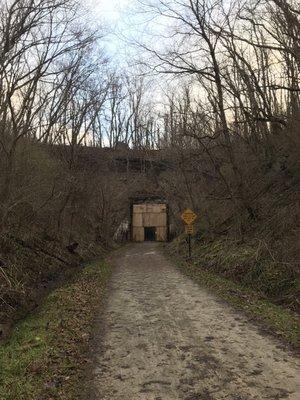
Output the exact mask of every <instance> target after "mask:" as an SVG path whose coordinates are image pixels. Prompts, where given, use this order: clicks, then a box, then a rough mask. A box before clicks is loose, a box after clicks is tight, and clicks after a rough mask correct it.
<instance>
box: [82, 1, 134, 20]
mask: <svg viewBox="0 0 300 400" xmlns="http://www.w3.org/2000/svg"><path fill="white" fill-rule="evenodd" d="M88 2H89V3H90V9H91V10H92V11H93V13H95V16H96V17H98V18H100V19H104V20H107V21H118V20H119V19H120V18H121V16H122V13H123V12H124V11H125V9H126V8H127V7H128V6H129V5H130V3H131V0H88Z"/></svg>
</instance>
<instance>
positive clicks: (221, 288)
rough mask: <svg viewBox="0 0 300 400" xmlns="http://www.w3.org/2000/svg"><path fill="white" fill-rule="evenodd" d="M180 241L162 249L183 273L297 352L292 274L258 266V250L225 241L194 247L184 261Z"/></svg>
mask: <svg viewBox="0 0 300 400" xmlns="http://www.w3.org/2000/svg"><path fill="white" fill-rule="evenodd" d="M184 239H185V238H184V236H182V237H179V238H177V239H176V240H174V241H173V242H172V243H170V244H168V245H167V246H166V251H167V252H168V253H169V255H170V256H171V257H172V258H173V259H174V258H175V259H176V261H177V264H178V267H179V268H180V270H181V271H182V272H183V273H185V274H187V275H188V276H190V277H191V278H192V279H193V280H195V281H196V282H198V283H199V284H201V285H204V286H206V287H208V288H209V289H211V290H212V291H214V292H215V293H217V294H218V295H219V296H220V297H221V298H223V299H224V300H226V301H227V302H229V303H230V304H232V305H233V306H234V307H236V308H238V309H240V310H243V311H245V312H246V313H247V314H248V316H250V317H253V318H254V319H255V320H259V321H260V322H263V323H264V325H265V328H266V329H267V330H268V331H270V333H273V334H275V335H277V336H280V337H282V338H284V339H285V340H286V341H287V342H289V343H290V344H291V345H292V346H293V347H297V348H298V347H300V318H299V314H298V313H296V312H295V311H294V310H295V309H296V306H297V301H298V299H299V297H297V291H298V290H299V286H297V285H299V282H298V281H297V276H294V273H291V274H288V272H287V269H285V270H284V271H285V273H286V274H285V275H284V274H283V275H281V272H278V271H277V270H276V266H275V265H274V264H275V263H274V264H272V262H271V263H270V264H268V262H267V260H264V262H262V260H261V258H260V257H261V253H260V251H261V250H260V249H259V248H258V247H255V246H251V244H247V245H245V244H244V245H241V244H238V243H237V242H230V241H229V240H226V241H221V240H219V241H215V242H206V243H204V242H203V243H200V242H196V243H194V245H193V256H192V259H190V260H188V259H187V258H186V256H187V244H186V241H185V240H184ZM282 299H285V303H284V302H283V301H282ZM287 299H288V301H287ZM282 303H283V304H284V306H283V304H282ZM287 303H288V304H287ZM287 305H288V306H289V308H288V307H287Z"/></svg>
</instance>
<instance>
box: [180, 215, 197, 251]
mask: <svg viewBox="0 0 300 400" xmlns="http://www.w3.org/2000/svg"><path fill="white" fill-rule="evenodd" d="M181 219H182V220H183V222H184V223H185V233H186V234H187V235H188V247H189V258H191V257H192V235H193V234H194V225H193V223H194V222H195V221H196V219H197V214H195V213H194V211H192V210H190V209H186V210H185V211H184V212H183V213H182V214H181Z"/></svg>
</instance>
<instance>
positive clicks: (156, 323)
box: [93, 243, 300, 400]
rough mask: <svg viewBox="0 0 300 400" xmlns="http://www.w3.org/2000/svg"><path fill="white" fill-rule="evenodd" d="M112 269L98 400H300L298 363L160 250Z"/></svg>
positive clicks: (124, 259)
mask: <svg viewBox="0 0 300 400" xmlns="http://www.w3.org/2000/svg"><path fill="white" fill-rule="evenodd" d="M112 262H113V263H114V265H115V266H116V268H115V272H114V275H113V277H112V280H111V284H110V288H109V293H108V299H107V305H106V307H105V309H104V311H103V313H102V315H101V317H100V325H102V326H104V331H102V332H101V335H100V334H99V350H98V354H97V366H96V368H95V371H94V376H93V380H94V384H93V386H94V391H95V393H94V396H93V397H94V398H95V399H96V400H104V399H109V400H176V399H183V400H199V399H201V400H219V399H227V400H250V399H257V400H263V399H272V400H277V399H290V400H296V399H297V400H299V399H300V374H299V371H300V364H299V361H298V360H297V359H296V358H294V357H293V355H292V354H288V353H287V352H286V351H285V350H284V348H282V347H281V346H280V344H279V343H278V342H277V341H276V340H275V339H273V338H270V337H268V336H264V335H263V334H261V333H259V331H258V329H257V328H256V327H255V326H254V325H252V324H251V323H249V322H248V321H247V319H246V318H244V317H243V316H242V315H240V314H239V313H237V312H236V311H235V310H233V309H232V308H231V307H229V306H228V305H225V304H224V303H223V302H222V301H220V300H218V299H217V298H216V297H215V296H214V295H212V294H210V293H209V292H208V291H206V290H205V289H203V288H201V287H199V286H198V285H197V284H195V283H194V282H192V281H191V280H190V279H189V278H187V277H185V276H183V275H182V274H181V273H180V272H179V271H177V270H176V268H174V267H173V266H172V265H171V263H170V261H168V260H166V258H165V257H164V256H163V254H162V253H161V251H160V249H159V246H158V245H157V244H156V243H143V244H135V245H132V246H129V247H127V248H124V249H122V250H121V251H120V252H118V253H117V254H116V255H115V256H113V259H112ZM100 337H102V340H100Z"/></svg>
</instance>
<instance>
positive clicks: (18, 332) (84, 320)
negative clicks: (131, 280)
mask: <svg viewBox="0 0 300 400" xmlns="http://www.w3.org/2000/svg"><path fill="white" fill-rule="evenodd" d="M109 274H110V267H109V266H108V265H107V264H106V263H104V262H101V263H99V262H96V263H93V264H91V265H89V266H88V267H86V268H85V269H84V270H82V271H81V272H80V273H79V274H78V275H77V276H76V277H75V278H74V280H73V282H72V283H70V284H69V285H66V286H64V287H62V288H60V289H57V290H55V291H54V292H52V293H51V294H50V295H49V296H48V297H47V299H46V300H45V302H44V304H43V305H42V306H41V308H40V309H39V311H38V312H37V313H35V314H33V315H31V316H29V317H27V318H26V319H25V320H23V321H21V322H20V323H18V324H17V326H16V327H15V329H14V331H13V334H12V336H11V338H10V340H9V341H8V342H7V343H6V344H4V345H2V346H1V347H0V365H1V368H0V400H29V399H30V400H35V399H38V398H40V397H39V396H41V395H43V399H48V398H49V399H50V398H51V399H75V398H76V399H77V398H78V396H77V394H78V393H77V394H76V392H77V389H78V385H79V382H80V379H79V378H80V376H82V374H83V373H84V370H85V368H86V359H85V357H86V354H85V352H86V349H87V343H88V340H89V337H90V333H91V330H92V325H93V321H94V316H95V312H96V310H97V307H98V304H99V299H100V298H101V295H102V293H103V290H104V288H105V284H106V282H107V279H108V277H109ZM80 390H82V388H80Z"/></svg>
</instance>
